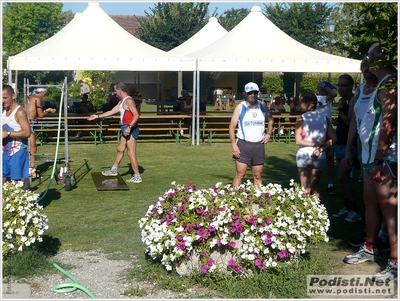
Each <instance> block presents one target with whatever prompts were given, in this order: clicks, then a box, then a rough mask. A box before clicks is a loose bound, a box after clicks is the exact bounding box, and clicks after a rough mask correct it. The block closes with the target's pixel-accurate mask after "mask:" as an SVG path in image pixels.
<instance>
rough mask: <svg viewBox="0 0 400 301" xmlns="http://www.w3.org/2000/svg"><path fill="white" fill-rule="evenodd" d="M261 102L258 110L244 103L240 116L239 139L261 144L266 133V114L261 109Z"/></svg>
mask: <svg viewBox="0 0 400 301" xmlns="http://www.w3.org/2000/svg"><path fill="white" fill-rule="evenodd" d="M261 105H262V104H261V102H260V101H258V105H257V107H256V108H250V107H248V106H247V103H246V101H242V103H241V106H242V112H241V114H240V116H239V122H238V131H237V137H238V138H239V139H241V140H245V141H248V142H260V141H261V140H262V139H263V137H264V132H265V113H264V112H263V111H262V109H261V107H260V106H261Z"/></svg>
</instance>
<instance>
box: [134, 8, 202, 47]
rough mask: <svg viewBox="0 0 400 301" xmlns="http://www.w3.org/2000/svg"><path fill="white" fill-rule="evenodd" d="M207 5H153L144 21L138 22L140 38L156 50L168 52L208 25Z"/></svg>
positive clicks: (142, 19) (139, 20)
mask: <svg viewBox="0 0 400 301" xmlns="http://www.w3.org/2000/svg"><path fill="white" fill-rule="evenodd" d="M208 5H209V3H207V2H201V3H193V2H163V3H156V4H155V5H154V8H151V9H150V10H151V13H152V14H149V13H147V11H145V14H146V18H141V19H137V20H138V22H139V25H140V27H139V28H138V30H137V34H138V36H139V39H140V40H142V41H144V42H146V43H147V44H150V45H152V46H154V47H156V48H159V49H162V50H164V51H169V50H171V49H173V48H175V47H177V46H179V45H180V44H182V43H183V42H185V41H186V40H188V39H189V38H191V37H192V36H193V35H194V34H195V33H196V32H198V31H199V30H200V29H201V28H202V27H203V26H204V25H205V24H206V23H207V22H208V19H209V17H208Z"/></svg>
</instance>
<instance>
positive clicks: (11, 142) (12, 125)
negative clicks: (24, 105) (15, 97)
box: [1, 106, 28, 156]
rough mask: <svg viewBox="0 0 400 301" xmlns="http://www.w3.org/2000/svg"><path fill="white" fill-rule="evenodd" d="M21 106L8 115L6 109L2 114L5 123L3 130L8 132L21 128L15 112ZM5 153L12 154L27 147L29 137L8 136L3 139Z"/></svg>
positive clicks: (6, 154)
mask: <svg viewBox="0 0 400 301" xmlns="http://www.w3.org/2000/svg"><path fill="white" fill-rule="evenodd" d="M20 107H21V106H18V107H17V108H16V109H14V111H12V112H11V114H10V115H9V116H7V111H6V110H4V111H3V114H2V116H1V119H2V123H3V130H5V131H7V132H18V131H20V130H21V125H20V124H19V123H18V122H17V121H16V120H15V114H16V113H17V111H18V109H19V108H20ZM3 143H5V144H3V155H5V156H12V155H14V154H15V153H17V152H18V151H19V150H21V149H26V146H27V143H28V139H27V138H24V139H18V138H11V137H7V138H5V139H4V140H3Z"/></svg>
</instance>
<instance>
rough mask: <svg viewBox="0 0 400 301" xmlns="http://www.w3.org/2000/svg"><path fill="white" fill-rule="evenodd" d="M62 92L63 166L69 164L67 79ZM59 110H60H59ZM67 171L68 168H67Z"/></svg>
mask: <svg viewBox="0 0 400 301" xmlns="http://www.w3.org/2000/svg"><path fill="white" fill-rule="evenodd" d="M62 88H63V90H64V129H65V134H64V135H65V137H64V138H65V165H66V166H68V164H69V159H68V158H69V153H68V101H67V100H68V82H67V77H65V79H64V86H63V87H62ZM60 110H61V108H60ZM68 170H69V167H68Z"/></svg>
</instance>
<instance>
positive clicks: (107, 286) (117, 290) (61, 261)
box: [26, 251, 201, 299]
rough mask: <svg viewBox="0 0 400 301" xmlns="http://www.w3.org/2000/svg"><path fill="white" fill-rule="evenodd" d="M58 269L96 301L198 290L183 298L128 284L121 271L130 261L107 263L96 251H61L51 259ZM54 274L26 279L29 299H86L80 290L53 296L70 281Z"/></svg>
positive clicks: (143, 284) (139, 284)
mask: <svg viewBox="0 0 400 301" xmlns="http://www.w3.org/2000/svg"><path fill="white" fill-rule="evenodd" d="M53 261H54V262H56V263H57V264H58V265H59V266H60V267H61V268H63V269H64V270H65V271H67V272H68V273H69V274H71V275H72V276H73V277H74V278H75V279H76V280H77V281H78V283H79V284H80V285H82V286H84V287H85V288H86V289H88V290H89V291H90V292H91V293H92V294H93V295H94V296H95V297H96V299H174V298H188V297H192V298H193V297H194V294H195V293H201V292H200V291H198V290H195V289H193V290H188V293H187V294H181V293H174V292H171V291H167V290H160V289H155V287H154V285H152V284H149V283H133V284H132V283H128V282H127V281H126V280H125V278H124V276H123V271H124V270H125V269H127V268H129V267H131V265H132V263H133V262H134V258H133V259H131V260H129V261H127V260H109V259H107V257H106V255H105V254H102V253H101V252H100V251H90V252H72V251H63V252H60V253H58V254H57V255H56V256H54V257H53ZM55 271H56V272H55V273H54V274H49V275H45V276H40V277H36V276H35V277H32V278H29V279H26V281H27V282H28V283H29V284H30V286H31V291H32V294H31V298H32V299H90V298H91V297H90V296H89V295H88V294H86V293H85V292H84V291H82V290H76V291H74V292H70V293H54V292H53V288H54V287H55V286H56V285H59V284H65V283H72V282H73V281H72V280H71V279H69V278H68V277H67V276H65V275H64V274H62V273H61V272H60V271H58V270H57V269H56V268H55ZM132 288H133V289H140V290H145V291H146V292H147V295H144V296H142V297H138V296H125V295H124V291H126V290H129V289H132Z"/></svg>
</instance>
